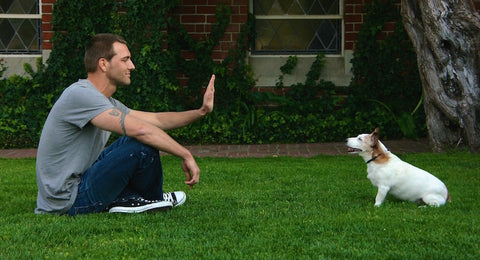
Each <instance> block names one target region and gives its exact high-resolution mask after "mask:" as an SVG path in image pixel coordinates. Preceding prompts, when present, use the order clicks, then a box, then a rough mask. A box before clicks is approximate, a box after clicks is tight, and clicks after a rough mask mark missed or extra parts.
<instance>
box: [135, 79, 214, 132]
mask: <svg viewBox="0 0 480 260" xmlns="http://www.w3.org/2000/svg"><path fill="white" fill-rule="evenodd" d="M214 97H215V75H212V77H211V79H210V82H209V83H208V86H207V89H206V91H205V94H204V95H203V104H202V107H200V108H199V109H195V110H189V111H183V112H159V113H152V112H143V111H137V110H131V112H130V115H132V116H134V117H137V118H139V119H141V120H143V121H146V122H149V123H151V124H153V125H155V126H157V127H158V128H160V129H162V130H170V129H175V128H179V127H183V126H186V125H188V124H190V123H192V122H194V121H196V120H198V119H200V118H202V117H204V116H206V115H207V114H209V113H210V112H212V111H213V106H214V99H215V98H214Z"/></svg>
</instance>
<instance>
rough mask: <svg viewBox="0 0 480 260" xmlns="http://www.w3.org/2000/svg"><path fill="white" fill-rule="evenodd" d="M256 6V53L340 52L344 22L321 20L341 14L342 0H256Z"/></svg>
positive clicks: (254, 50)
mask: <svg viewBox="0 0 480 260" xmlns="http://www.w3.org/2000/svg"><path fill="white" fill-rule="evenodd" d="M253 3H254V13H255V15H256V16H258V17H257V19H256V22H255V23H256V24H255V29H256V35H257V36H256V39H255V44H254V46H253V53H255V54H275V53H278V54H295V53H311V54H314V53H319V52H321V53H328V54H338V53H340V52H341V42H342V38H341V37H342V35H341V31H342V19H341V18H340V17H339V18H338V19H332V18H331V17H329V18H328V17H325V18H324V17H322V16H325V15H330V16H331V15H339V14H340V7H339V4H340V0H267V1H263V0H262V1H260V0H254V1H253ZM269 16H274V17H272V18H269ZM279 16H284V17H285V19H283V18H281V17H279ZM309 16H312V17H309Z"/></svg>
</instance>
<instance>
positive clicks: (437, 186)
mask: <svg viewBox="0 0 480 260" xmlns="http://www.w3.org/2000/svg"><path fill="white" fill-rule="evenodd" d="M347 146H348V152H349V153H352V154H358V155H360V156H361V157H362V158H363V159H364V160H365V162H366V163H367V173H368V175H367V177H368V179H370V181H371V182H372V184H373V185H374V186H376V187H378V193H377V197H376V198H375V206H377V207H378V206H380V205H381V204H382V203H383V201H384V200H385V197H386V196H387V193H389V192H390V194H392V195H394V196H395V197H397V198H399V199H401V200H409V201H414V202H419V203H422V204H423V203H425V204H427V205H430V206H434V207H439V206H441V205H443V204H445V202H446V201H447V200H448V201H450V196H449V194H448V190H447V187H446V186H445V184H443V182H442V181H440V180H439V179H438V178H437V177H435V176H433V175H432V174H430V173H428V172H426V171H424V170H422V169H419V168H417V167H415V166H413V165H411V164H409V163H406V162H404V161H402V160H400V158H398V157H397V156H395V155H394V154H393V153H391V152H390V151H388V149H387V148H386V147H385V145H383V143H382V142H380V140H378V128H376V129H375V131H373V133H371V134H361V135H359V136H357V137H351V138H348V139H347Z"/></svg>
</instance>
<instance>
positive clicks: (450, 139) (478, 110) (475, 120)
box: [401, 0, 480, 152]
mask: <svg viewBox="0 0 480 260" xmlns="http://www.w3.org/2000/svg"><path fill="white" fill-rule="evenodd" d="M401 1H402V2H401V3H402V17H403V23H404V26H405V29H406V31H407V33H408V35H409V36H410V39H411V40H412V43H413V46H414V48H415V50H416V53H417V59H418V67H419V72H420V77H421V79H422V84H423V90H424V93H425V95H424V103H423V104H424V108H425V113H426V119H427V129H428V134H429V139H430V144H431V145H432V148H433V150H434V151H436V152H439V151H444V150H446V149H450V148H453V147H457V146H459V145H462V146H467V147H468V148H469V149H470V150H471V151H474V152H480V88H479V82H480V15H479V14H478V13H477V12H476V11H475V8H474V6H473V3H472V2H471V0H401Z"/></svg>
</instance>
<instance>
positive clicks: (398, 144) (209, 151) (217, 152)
mask: <svg viewBox="0 0 480 260" xmlns="http://www.w3.org/2000/svg"><path fill="white" fill-rule="evenodd" d="M383 143H384V144H385V146H387V148H388V149H389V150H390V151H392V152H393V153H397V154H401V153H424V152H430V151H431V149H430V148H429V145H428V140H427V139H421V140H418V141H413V140H392V141H384V142H383ZM186 147H187V148H188V149H189V150H190V151H191V152H192V154H193V155H194V156H196V157H230V158H240V157H272V156H292V157H312V156H315V155H320V154H328V155H339V154H347V152H346V151H347V150H346V147H345V144H344V143H342V142H337V143H313V144H262V145H253V144H252V145H198V146H186ZM36 155H37V150H36V149H11V150H9V149H7V150H0V158H33V157H35V156H36Z"/></svg>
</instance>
